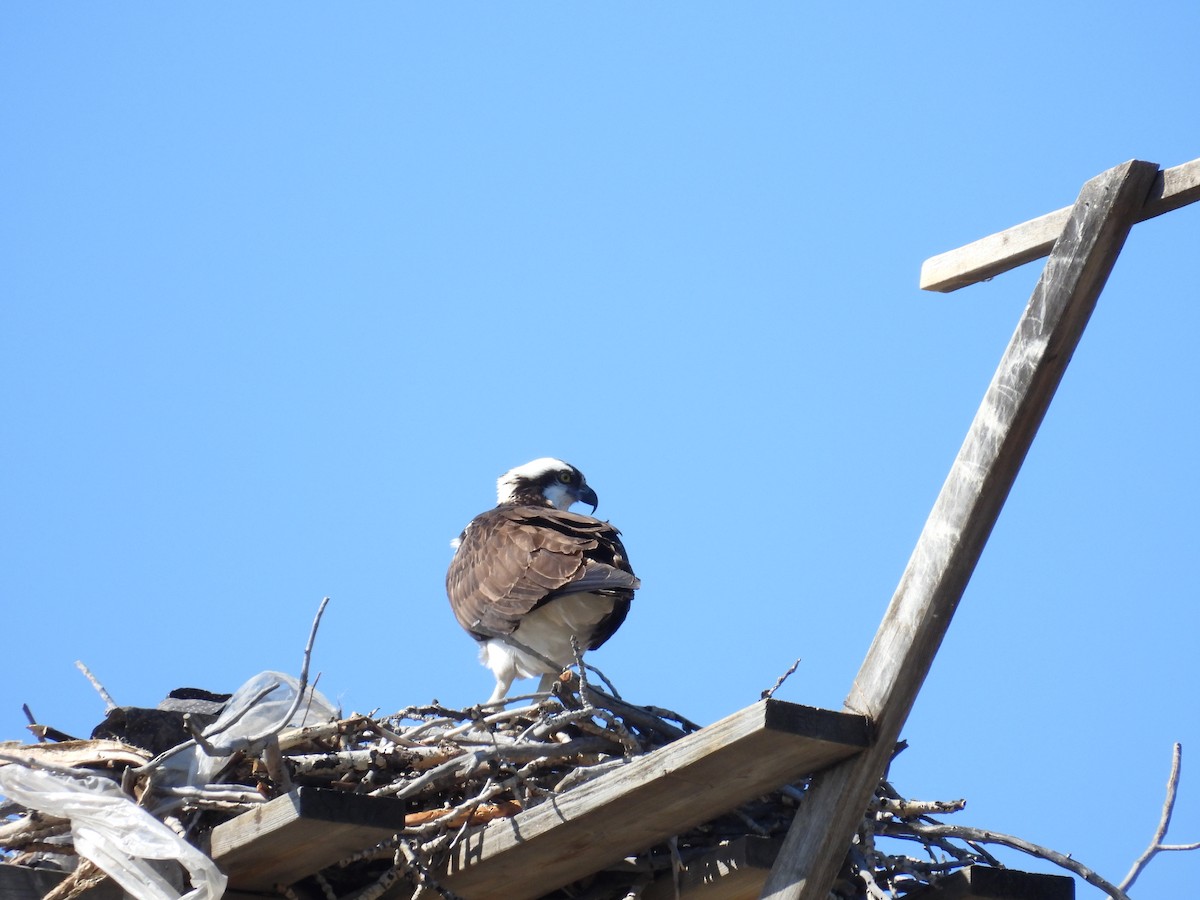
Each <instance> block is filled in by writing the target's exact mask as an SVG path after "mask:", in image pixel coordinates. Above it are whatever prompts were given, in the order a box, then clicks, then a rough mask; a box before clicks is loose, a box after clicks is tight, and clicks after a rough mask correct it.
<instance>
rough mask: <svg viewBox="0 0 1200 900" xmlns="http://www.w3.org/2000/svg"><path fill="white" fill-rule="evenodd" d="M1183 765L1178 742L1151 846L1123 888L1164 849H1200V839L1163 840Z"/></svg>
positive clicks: (1181, 746)
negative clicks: (1183, 840)
mask: <svg viewBox="0 0 1200 900" xmlns="http://www.w3.org/2000/svg"><path fill="white" fill-rule="evenodd" d="M1182 765H1183V745H1182V744H1180V743H1176V744H1175V747H1174V749H1173V750H1172V752H1171V774H1170V775H1169V776H1167V796H1166V799H1164V800H1163V808H1162V815H1161V816H1160V817H1159V820H1158V828H1157V829H1155V832H1154V837H1153V838H1151V840H1150V846H1149V847H1147V848H1146V851H1145V852H1144V853H1143V854H1142V855H1141V856H1139V857H1138V858H1137V859H1136V860H1135V861H1134V863H1133V868H1131V869H1130V870H1129V874H1128V875H1126V876H1125V879H1124V880H1123V881H1122V882H1121V890H1123V891H1127V890H1129V888H1131V887H1132V886H1133V883H1134V882H1135V881H1136V880H1137V877H1138V876H1139V875H1140V874H1142V870H1143V869H1145V868H1146V866H1147V865H1149V863H1150V860H1152V859H1154V857H1155V856H1156V855H1157V854H1158V853H1159V852H1160V851H1162V850H1200V841H1197V842H1196V843H1194V844H1164V843H1163V840H1164V839H1165V838H1166V836H1167V829H1168V828H1170V827H1171V816H1172V815H1173V814H1174V812H1175V797H1176V794H1177V793H1178V791H1179V772H1180V768H1181V767H1182Z"/></svg>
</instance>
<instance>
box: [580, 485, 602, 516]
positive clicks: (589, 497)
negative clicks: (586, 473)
mask: <svg viewBox="0 0 1200 900" xmlns="http://www.w3.org/2000/svg"><path fill="white" fill-rule="evenodd" d="M575 499H576V500H577V501H579V502H580V503H586V504H587V505H588V506H590V507H591V508H592V512H593V513H594V512H595V511H596V507H597V506H599V505H600V498H599V497H597V496H596V492H595V491H593V490H592V489H591V488H590V487H588V486H587V485H586V484H581V485H580V486H579V493H578V494H577V495H576V497H575Z"/></svg>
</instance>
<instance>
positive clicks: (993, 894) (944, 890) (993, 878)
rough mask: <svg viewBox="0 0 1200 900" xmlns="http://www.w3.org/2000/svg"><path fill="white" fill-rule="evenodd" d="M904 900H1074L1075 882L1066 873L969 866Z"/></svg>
mask: <svg viewBox="0 0 1200 900" xmlns="http://www.w3.org/2000/svg"><path fill="white" fill-rule="evenodd" d="M904 900H1075V881H1074V879H1072V878H1068V877H1067V876H1065V875H1034V874H1032V873H1030V872H1015V871H1013V870H1012V869H993V868H992V867H990V866H968V867H967V868H965V869H960V870H959V871H957V872H955V873H954V874H953V875H951V876H949V877H948V878H946V879H944V880H943V881H939V882H938V884H937V886H936V887H926V888H922V889H920V890H916V891H913V892H912V893H910V894H905V895H904Z"/></svg>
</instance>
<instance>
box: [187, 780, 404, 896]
mask: <svg viewBox="0 0 1200 900" xmlns="http://www.w3.org/2000/svg"><path fill="white" fill-rule="evenodd" d="M404 812H405V803H404V801H402V800H393V799H391V798H389V797H367V796H364V795H362V794H348V793H345V792H343V791H334V790H328V789H322V788H310V787H302V788H297V789H296V790H294V791H292V792H291V793H289V794H285V795H284V796H282V797H276V798H275V799H274V800H272V801H270V802H269V803H264V804H263V805H262V806H260V807H258V808H257V809H254V810H251V811H250V812H247V813H242V815H240V816H238V817H237V818H236V819H231V820H230V821H228V822H222V823H221V824H220V825H218V826H217V827H216V828H214V829H213V831H212V837H211V841H210V848H209V855H210V856H211V857H212V858H213V861H214V862H216V864H217V865H218V866H219V867H220V868H221V871H223V872H224V873H225V874H226V875H228V876H229V888H230V889H231V890H235V889H236V890H241V891H263V890H272V889H274V887H275V886H276V885H277V884H291V883H293V882H295V881H298V880H299V879H301V878H304V877H305V876H307V875H311V874H313V873H314V872H319V871H320V870H321V869H324V868H325V867H326V866H331V865H333V864H334V863H336V862H338V861H339V860H342V859H345V858H346V857H347V856H349V855H350V854H352V853H355V852H357V851H359V850H363V849H365V848H367V847H370V846H371V845H373V844H376V843H378V842H379V841H382V840H386V839H387V838H389V837H391V836H392V835H393V834H395V833H396V832H397V831H399V830H400V829H401V828H403V827H404Z"/></svg>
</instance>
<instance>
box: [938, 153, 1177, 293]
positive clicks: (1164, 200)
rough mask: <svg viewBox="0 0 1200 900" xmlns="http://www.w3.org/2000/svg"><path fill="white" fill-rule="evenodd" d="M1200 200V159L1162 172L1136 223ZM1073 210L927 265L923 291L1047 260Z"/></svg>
mask: <svg viewBox="0 0 1200 900" xmlns="http://www.w3.org/2000/svg"><path fill="white" fill-rule="evenodd" d="M1197 200H1200V159H1194V160H1192V161H1191V162H1188V163H1184V164H1183V165H1180V166H1174V167H1172V168H1170V169H1163V170H1162V171H1161V172H1159V173H1158V175H1157V177H1156V178H1155V179H1154V183H1153V184H1152V185H1151V186H1150V189H1149V192H1148V193H1147V195H1146V200H1145V203H1144V204H1143V206H1142V208H1141V209H1140V210H1139V211H1138V213H1137V215H1136V219H1135V221H1138V222H1143V221H1145V220H1146V219H1152V218H1154V217H1155V216H1161V215H1162V214H1163V213H1168V212H1171V211H1172V210H1175V209H1179V208H1180V207H1181V206H1187V205H1188V204H1189V203H1194V202H1196V201H1197ZM1070 214H1071V207H1069V206H1068V207H1065V208H1063V209H1058V210H1055V211H1054V212H1052V213H1046V214H1045V215H1043V216H1038V217H1037V218H1036V219H1030V220H1029V221H1028V222H1022V223H1021V224H1020V225H1014V226H1013V227H1012V228H1008V229H1005V230H1004V231H1001V232H997V233H996V234H992V235H988V236H987V237H985V238H980V239H979V240H977V241H974V242H972V243H970V244H967V245H966V246H963V247H959V248H958V249H956V250H950V251H948V252H946V253H941V254H939V255H937V256H932V257H930V258H929V259H927V260H925V263H924V264H923V265H922V266H921V289H922V290H925V291H941V292H943V293H946V292H949V291H956V290H958V289H959V288H961V287H966V286H967V285H969V284H975V283H977V282H980V281H986V280H987V279H989V278H992V277H994V276H996V275H999V274H1000V273H1002V272H1007V271H1008V270H1009V269H1015V268H1016V267H1017V266H1020V265H1024V264H1025V263H1027V262H1032V261H1033V260H1035V259H1041V258H1042V257H1043V256H1046V255H1047V254H1048V253H1049V252H1050V249H1051V248H1052V247H1053V246H1054V242H1055V241H1056V240H1058V236H1059V234H1061V233H1062V229H1063V226H1064V225H1065V224H1066V222H1067V218H1068V217H1069V216H1070Z"/></svg>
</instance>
